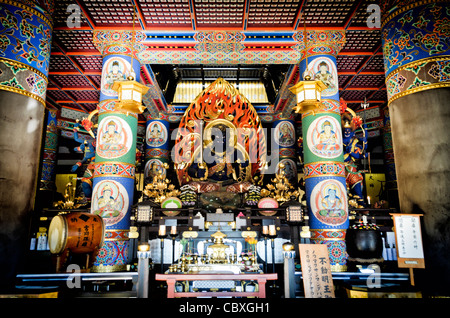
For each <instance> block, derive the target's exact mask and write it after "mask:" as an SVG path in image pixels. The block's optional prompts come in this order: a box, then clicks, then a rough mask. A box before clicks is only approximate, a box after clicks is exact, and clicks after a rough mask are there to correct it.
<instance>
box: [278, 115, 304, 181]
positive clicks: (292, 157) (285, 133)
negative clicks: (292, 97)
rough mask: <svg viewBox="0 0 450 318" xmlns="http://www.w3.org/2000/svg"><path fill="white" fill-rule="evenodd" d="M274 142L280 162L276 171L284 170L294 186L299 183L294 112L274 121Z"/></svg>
mask: <svg viewBox="0 0 450 318" xmlns="http://www.w3.org/2000/svg"><path fill="white" fill-rule="evenodd" d="M272 129H273V139H272V142H273V143H275V146H276V147H277V148H275V149H278V156H279V157H278V158H279V161H278V164H277V168H276V172H277V173H278V172H280V170H283V171H284V173H285V175H286V177H287V178H288V180H289V181H290V182H291V184H292V185H293V186H296V185H297V181H298V173H297V149H296V142H297V139H296V134H295V121H294V114H291V115H290V116H289V117H288V118H280V119H277V120H275V121H274V122H273V123H272ZM272 148H273V147H272Z"/></svg>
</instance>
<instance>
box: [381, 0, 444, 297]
mask: <svg viewBox="0 0 450 318" xmlns="http://www.w3.org/2000/svg"><path fill="white" fill-rule="evenodd" d="M382 11H383V15H382V23H381V34H382V45H383V55H384V66H385V72H386V86H387V94H388V106H389V114H390V121H391V130H392V142H393V148H394V153H395V163H396V165H395V168H396V174H397V184H398V194H399V203H400V210H401V212H403V213H423V215H424V216H423V225H424V229H423V232H422V237H423V242H424V254H425V266H426V268H425V269H424V270H416V271H415V273H414V274H415V277H416V278H417V279H416V285H417V286H418V287H419V286H420V287H421V288H422V290H423V291H424V292H425V293H429V294H437V295H450V275H449V273H450V262H449V261H448V251H449V250H450V209H449V207H450V195H449V193H450V161H449V158H450V147H449V145H450V134H449V133H448V132H449V129H450V125H449V118H450V107H449V105H448V103H449V100H450V43H449V41H448V39H449V37H450V33H449V20H450V9H449V6H448V1H437V0H435V1H386V2H385V3H383V6H382ZM436 282H439V283H436Z"/></svg>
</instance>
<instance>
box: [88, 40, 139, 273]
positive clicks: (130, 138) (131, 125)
mask: <svg viewBox="0 0 450 318" xmlns="http://www.w3.org/2000/svg"><path fill="white" fill-rule="evenodd" d="M133 35H134V36H135V38H134V39H133ZM139 36H141V33H140V32H138V33H133V32H129V31H117V32H116V31H98V32H94V44H95V45H96V47H97V49H99V51H100V52H101V53H102V56H103V66H102V79H101V88H100V101H99V104H98V107H97V110H98V128H97V136H96V153H95V165H94V175H93V190H92V199H91V200H92V202H91V212H92V213H94V214H96V215H100V216H101V217H102V218H103V220H104V223H105V237H104V241H103V244H102V246H101V247H100V249H99V252H98V254H97V258H96V260H95V262H94V265H93V268H92V269H91V271H93V272H111V271H121V270H125V269H126V265H127V263H128V261H129V253H128V250H129V231H130V213H131V206H132V204H133V197H134V190H135V179H134V177H135V164H136V138H137V125H138V113H136V112H130V111H126V110H124V109H120V108H118V107H117V103H116V102H117V99H118V93H117V91H116V90H115V89H113V86H114V83H115V82H117V81H124V80H126V79H127V78H128V77H129V76H130V75H132V76H133V77H134V79H135V81H137V82H139V77H140V67H141V65H140V62H139V59H138V58H137V55H136V52H137V50H136V42H137V41H136V39H138V38H139ZM137 47H138V48H139V45H137ZM132 48H133V49H132Z"/></svg>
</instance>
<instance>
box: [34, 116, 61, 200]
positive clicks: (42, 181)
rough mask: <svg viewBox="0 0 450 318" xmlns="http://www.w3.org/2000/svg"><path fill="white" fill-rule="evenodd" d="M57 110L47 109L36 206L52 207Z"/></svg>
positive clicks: (56, 147)
mask: <svg viewBox="0 0 450 318" xmlns="http://www.w3.org/2000/svg"><path fill="white" fill-rule="evenodd" d="M57 113H58V111H57V110H48V112H47V126H46V128H45V134H44V136H43V137H44V140H43V141H44V149H43V150H42V166H41V172H40V178H39V192H38V194H37V200H36V206H41V207H48V208H50V207H52V205H53V197H54V193H55V191H56V186H55V175H56V171H55V170H56V154H57V152H58V137H59V132H58V127H57V126H58V122H57Z"/></svg>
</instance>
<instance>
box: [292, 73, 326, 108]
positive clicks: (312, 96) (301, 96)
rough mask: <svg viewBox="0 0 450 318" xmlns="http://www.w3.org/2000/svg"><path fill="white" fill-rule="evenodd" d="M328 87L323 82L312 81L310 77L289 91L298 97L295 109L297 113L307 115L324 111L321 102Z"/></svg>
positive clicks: (306, 77) (307, 76)
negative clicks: (310, 112)
mask: <svg viewBox="0 0 450 318" xmlns="http://www.w3.org/2000/svg"><path fill="white" fill-rule="evenodd" d="M326 88H327V86H326V85H325V84H324V83H323V82H322V81H321V80H318V81H314V80H311V77H310V76H309V75H306V76H305V80H304V81H300V82H298V83H297V84H295V85H294V86H293V87H291V88H290V89H289V90H290V91H291V92H292V93H294V94H296V95H297V105H296V106H295V107H294V111H295V112H296V113H306V112H309V111H312V112H313V113H315V112H316V111H318V110H321V109H323V105H322V101H321V92H322V91H323V90H324V89H326Z"/></svg>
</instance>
